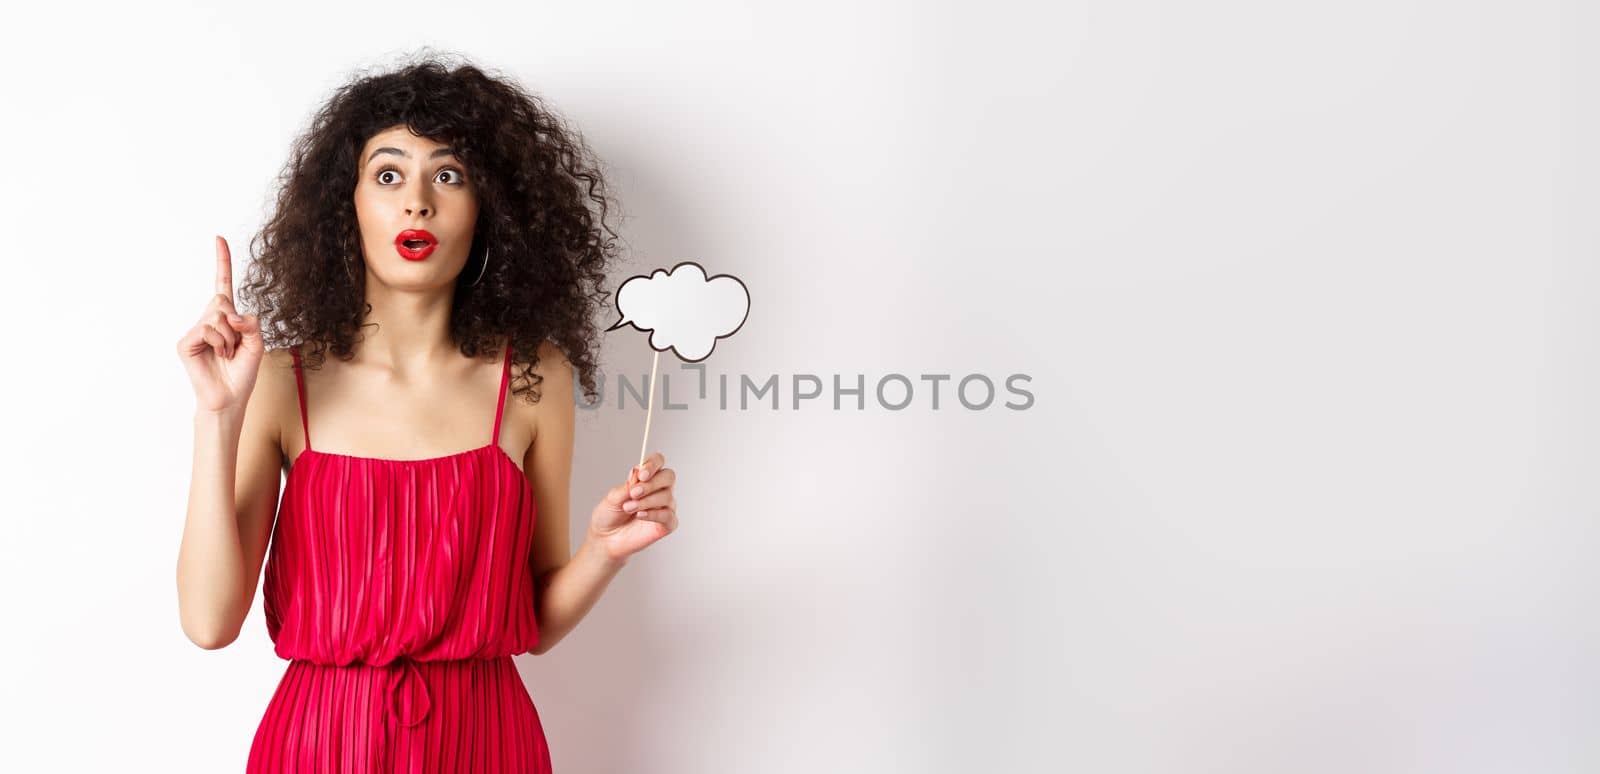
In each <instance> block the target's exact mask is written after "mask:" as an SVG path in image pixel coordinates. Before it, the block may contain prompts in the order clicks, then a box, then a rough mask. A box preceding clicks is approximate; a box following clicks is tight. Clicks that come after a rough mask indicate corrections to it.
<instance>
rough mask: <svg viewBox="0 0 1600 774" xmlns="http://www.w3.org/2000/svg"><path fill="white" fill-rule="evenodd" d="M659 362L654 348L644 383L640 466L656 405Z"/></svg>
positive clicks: (659, 357) (659, 353) (657, 351)
mask: <svg viewBox="0 0 1600 774" xmlns="http://www.w3.org/2000/svg"><path fill="white" fill-rule="evenodd" d="M659 362H661V350H659V349H658V350H656V356H655V359H653V360H651V361H650V381H648V382H646V383H645V389H647V390H649V393H650V397H649V399H647V400H646V401H645V408H644V440H643V441H640V442H639V464H640V465H641V466H642V465H644V450H645V445H646V444H648V443H649V442H650V415H651V413H653V412H654V409H655V405H656V364H657V363H659Z"/></svg>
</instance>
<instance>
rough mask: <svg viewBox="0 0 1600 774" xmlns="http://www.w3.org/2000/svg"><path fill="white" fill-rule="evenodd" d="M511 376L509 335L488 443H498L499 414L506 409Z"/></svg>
mask: <svg viewBox="0 0 1600 774" xmlns="http://www.w3.org/2000/svg"><path fill="white" fill-rule="evenodd" d="M510 378H511V337H510V336H507V337H506V363H505V366H503V367H502V368H501V369H500V399H499V400H498V401H497V402H496V404H495V407H494V439H493V440H491V441H489V443H490V444H499V443H500V415H501V414H502V413H504V412H505V410H506V384H507V383H509V382H510Z"/></svg>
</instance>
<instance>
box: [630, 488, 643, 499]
mask: <svg viewBox="0 0 1600 774" xmlns="http://www.w3.org/2000/svg"><path fill="white" fill-rule="evenodd" d="M628 494H631V495H633V496H634V497H638V496H639V495H642V494H644V487H642V486H636V487H634V488H633V491H631V492H629V493H628Z"/></svg>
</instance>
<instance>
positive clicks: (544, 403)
mask: <svg viewBox="0 0 1600 774" xmlns="http://www.w3.org/2000/svg"><path fill="white" fill-rule="evenodd" d="M523 362H526V359H523ZM533 373H534V374H537V375H538V376H539V377H540V380H539V384H538V387H537V389H538V391H539V402H538V403H534V404H531V405H530V404H529V403H528V402H527V399H526V398H524V397H522V396H518V399H517V401H516V404H517V411H518V415H519V416H520V418H521V420H522V421H523V422H525V423H526V424H527V426H528V427H529V429H530V431H531V432H530V433H529V435H530V436H531V437H535V438H537V437H538V432H539V423H540V418H541V417H544V416H546V415H548V413H549V412H550V411H551V410H552V408H555V409H560V408H563V407H570V406H571V405H572V374H573V368H572V363H571V362H570V361H568V360H567V355H566V353H564V352H562V351H561V348H560V347H558V346H556V345H555V343H554V342H552V341H550V340H548V339H546V340H545V341H543V342H540V344H539V361H538V362H537V363H534V365H533Z"/></svg>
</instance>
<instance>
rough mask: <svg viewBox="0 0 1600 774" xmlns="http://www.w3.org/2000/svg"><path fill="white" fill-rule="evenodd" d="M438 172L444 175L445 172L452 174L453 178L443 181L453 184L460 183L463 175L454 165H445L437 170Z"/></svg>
mask: <svg viewBox="0 0 1600 774" xmlns="http://www.w3.org/2000/svg"><path fill="white" fill-rule="evenodd" d="M439 174H441V175H445V174H449V175H454V176H455V179H454V180H447V181H445V182H447V183H452V184H454V185H460V184H461V182H462V179H463V177H464V176H463V175H462V174H461V171H460V170H458V169H455V168H454V167H445V168H444V169H441V170H439Z"/></svg>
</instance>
